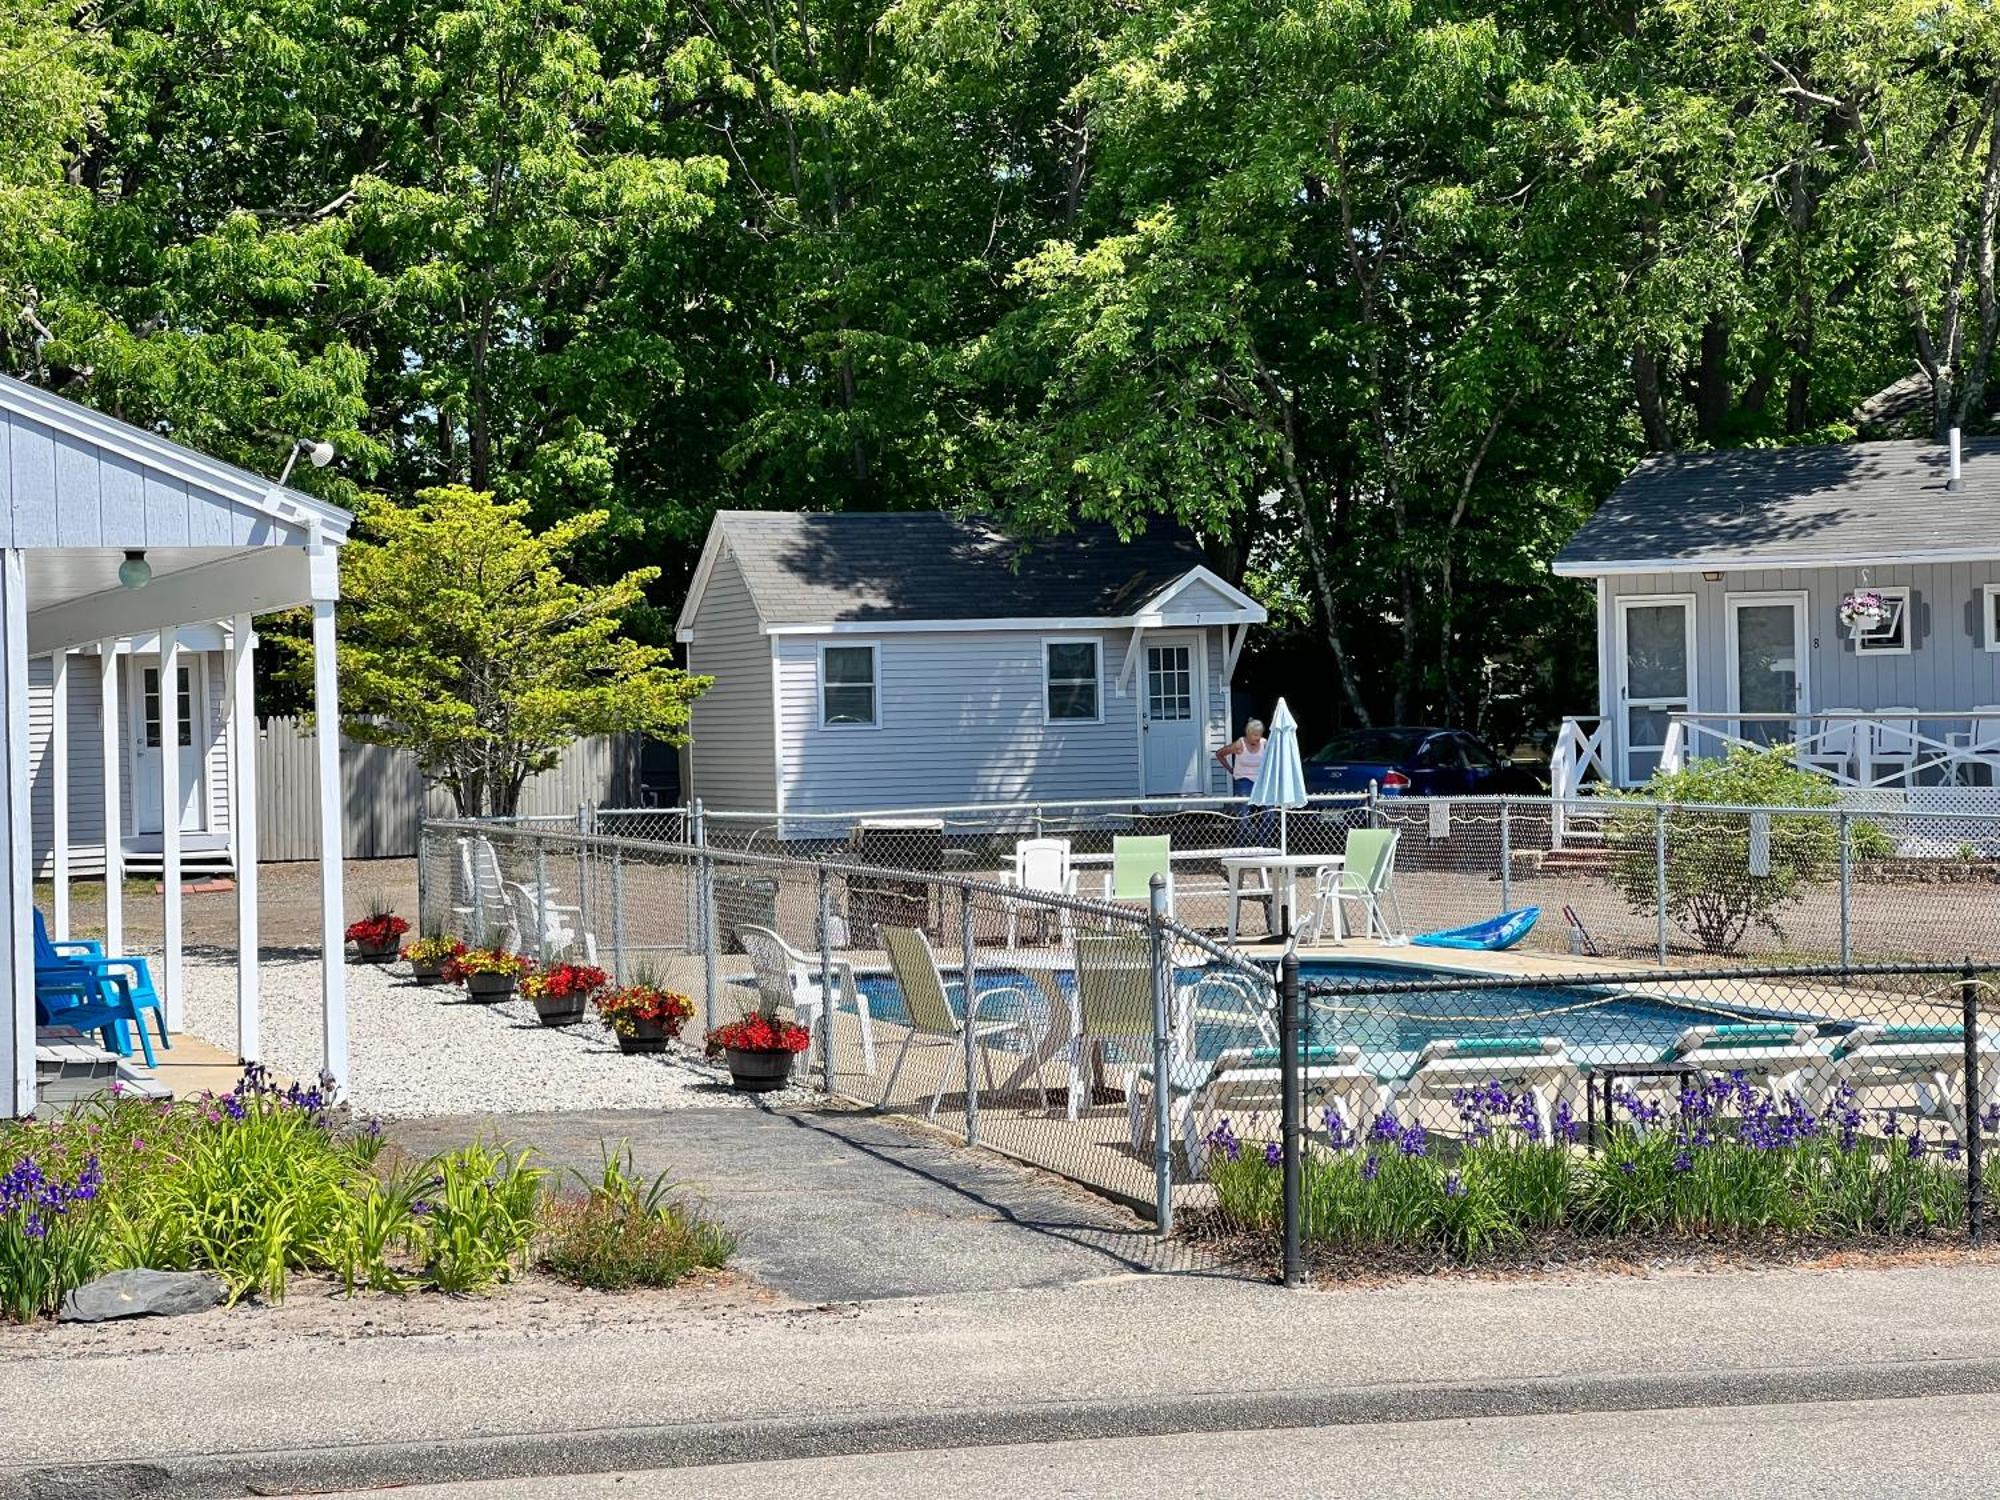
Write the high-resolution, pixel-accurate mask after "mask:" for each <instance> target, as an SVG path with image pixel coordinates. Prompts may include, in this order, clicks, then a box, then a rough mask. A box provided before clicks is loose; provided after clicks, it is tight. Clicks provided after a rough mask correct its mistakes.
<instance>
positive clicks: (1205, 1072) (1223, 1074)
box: [1126, 1043, 1385, 1178]
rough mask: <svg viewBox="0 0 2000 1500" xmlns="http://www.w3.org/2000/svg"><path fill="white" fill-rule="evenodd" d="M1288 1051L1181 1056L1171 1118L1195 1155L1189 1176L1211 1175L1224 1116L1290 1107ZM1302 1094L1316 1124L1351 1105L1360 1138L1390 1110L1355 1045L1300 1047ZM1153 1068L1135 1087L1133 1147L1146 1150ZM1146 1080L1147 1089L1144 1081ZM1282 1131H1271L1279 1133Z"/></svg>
mask: <svg viewBox="0 0 2000 1500" xmlns="http://www.w3.org/2000/svg"><path fill="white" fill-rule="evenodd" d="M1281 1056H1282V1054H1281V1053H1280V1052H1279V1050H1278V1049H1277V1048H1276V1047H1232V1048H1230V1049H1229V1050H1227V1051H1225V1052H1223V1053H1221V1054H1220V1055H1219V1056H1217V1057H1216V1058H1215V1060H1214V1061H1212V1062H1201V1063H1196V1062H1189V1061H1179V1062H1176V1063H1174V1064H1172V1065H1171V1066H1170V1067H1169V1069H1168V1083H1167V1087H1168V1091H1169V1096H1170V1097H1169V1102H1168V1106H1167V1108H1168V1121H1169V1125H1170V1128H1171V1129H1172V1130H1173V1132H1174V1133H1175V1134H1177V1135H1178V1136H1179V1137H1180V1140H1181V1149H1182V1150H1183V1151H1184V1152H1185V1153H1186V1155H1187V1164H1188V1173H1189V1175H1190V1176H1193V1177H1196V1178H1200V1177H1203V1176H1206V1175H1207V1173H1208V1153H1209V1143H1208V1137H1209V1134H1210V1132H1211V1131H1213V1130H1214V1128H1215V1123H1216V1122H1217V1121H1218V1120H1221V1119H1224V1118H1228V1119H1231V1120H1240V1119H1243V1118H1246V1117H1248V1118H1252V1119H1255V1118H1257V1117H1260V1116H1272V1117H1277V1116H1280V1115H1282V1113H1283V1111H1284V1093H1283V1088H1284V1075H1283V1073H1282V1072H1281V1071H1280V1069H1279V1066H1278V1064H1279V1059H1280V1057H1281ZM1300 1063H1301V1068H1300V1074H1299V1078H1300V1091H1301V1095H1302V1098H1303V1101H1304V1110H1305V1122H1306V1124H1307V1126H1308V1128H1314V1127H1315V1126H1316V1121H1317V1118H1318V1115H1319V1113H1320V1111H1322V1110H1324V1109H1325V1108H1326V1107H1327V1106H1329V1105H1336V1106H1345V1108H1344V1110H1343V1113H1342V1118H1343V1120H1344V1121H1345V1122H1346V1123H1347V1125H1348V1126H1349V1127H1350V1128H1351V1129H1352V1131H1353V1132H1354V1134H1355V1135H1356V1136H1357V1137H1358V1136H1360V1135H1361V1134H1363V1133H1365V1132H1366V1131H1367V1129H1368V1127H1369V1126H1370V1125H1371V1124H1373V1123H1374V1120H1375V1117H1376V1116H1377V1115H1378V1114H1380V1113H1381V1112H1382V1109H1383V1107H1384V1106H1383V1100H1384V1097H1385V1093H1384V1089H1383V1087H1382V1083H1381V1081H1380V1080H1379V1079H1377V1078H1376V1076H1375V1074H1374V1073H1373V1072H1372V1071H1371V1070H1369V1069H1368V1068H1365V1067H1363V1066H1362V1065H1361V1049H1360V1048H1359V1047H1357V1046H1354V1045H1353V1044H1351V1043H1349V1044H1345V1045H1342V1046H1327V1047H1306V1048H1303V1049H1301V1052H1300ZM1152 1082H1153V1070H1152V1069H1151V1068H1150V1067H1144V1068H1140V1069H1138V1070H1137V1071H1136V1072H1135V1073H1134V1075H1133V1080H1132V1087H1131V1088H1130V1089H1129V1090H1128V1091H1127V1094H1126V1098H1127V1100H1128V1109H1129V1112H1130V1117H1131V1118H1130V1125H1131V1132H1132V1149H1133V1150H1135V1151H1138V1152H1141V1153H1143V1152H1146V1151H1149V1150H1151V1149H1152V1145H1153V1114H1154V1106H1153V1103H1152V1097H1151V1095H1152ZM1142 1084H1143V1085H1144V1086H1145V1087H1144V1089H1143V1090H1142V1089H1141V1087H1140V1085H1142ZM1276 1134H1277V1132H1276V1129H1275V1128H1273V1129H1272V1131H1271V1135H1272V1136H1273V1137H1275V1136H1276Z"/></svg>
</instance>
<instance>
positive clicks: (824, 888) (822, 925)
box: [819, 865, 834, 1094]
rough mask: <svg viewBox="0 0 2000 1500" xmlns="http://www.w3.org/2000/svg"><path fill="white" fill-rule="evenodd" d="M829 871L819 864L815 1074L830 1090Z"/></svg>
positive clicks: (831, 979)
mask: <svg viewBox="0 0 2000 1500" xmlns="http://www.w3.org/2000/svg"><path fill="white" fill-rule="evenodd" d="M833 1000H834V993H833V872H832V871H831V870H829V869H827V867H826V866H825V865H821V866H820V867H819V1076H820V1082H821V1084H822V1085H824V1086H825V1089H826V1092H827V1093H829V1094H830V1093H832V1092H833Z"/></svg>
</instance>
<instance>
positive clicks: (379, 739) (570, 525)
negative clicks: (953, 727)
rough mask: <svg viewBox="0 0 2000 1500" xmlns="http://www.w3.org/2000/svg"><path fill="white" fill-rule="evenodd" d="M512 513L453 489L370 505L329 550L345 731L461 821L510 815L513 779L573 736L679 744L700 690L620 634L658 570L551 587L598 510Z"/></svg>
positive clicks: (515, 797)
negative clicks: (402, 768)
mask: <svg viewBox="0 0 2000 1500" xmlns="http://www.w3.org/2000/svg"><path fill="white" fill-rule="evenodd" d="M527 511H528V506H527V504H526V502H524V501H515V502H512V503H504V502H500V501H496V500H495V499H494V498H493V496H492V495H491V494H490V493H487V492H484V491H477V490H471V489H467V488H465V487H463V486H460V485H452V486H448V487H445V488H442V489H432V490H425V491H423V492H422V493H421V494H420V495H418V497H417V503H416V504H415V505H414V506H410V507H403V506H397V505H392V504H388V503H386V502H382V501H375V502H372V503H369V504H368V505H366V506H365V508H364V511H363V517H362V533H361V534H360V535H359V536H357V538H356V539H355V540H353V541H351V542H349V543H348V545H347V546H346V547H345V548H344V549H343V550H342V554H341V570H340V571H341V591H342V594H343V602H342V606H341V630H342V634H343V638H342V643H341V671H340V685H341V696H342V705H343V708H344V709H345V711H346V712H347V714H348V715H349V717H348V719H347V723H346V726H345V727H346V730H347V733H348V734H350V735H352V736H353V737H354V738H355V739H358V740H366V741H369V742H371V743H373V744H378V745H394V746H398V747H401V748H403V749H408V750H411V751H414V752H415V754H416V757H417V764H418V765H419V767H421V768H422V771H423V774H424V776H425V778H426V779H427V780H430V781H434V782H440V783H442V784H443V785H445V786H447V787H449V788H450V789H451V794H452V799H453V801H454V802H455V803H456V804H457V806H458V810H459V812H460V814H461V815H463V816H466V817H486V816H503V817H504V816H507V815H509V814H511V813H513V811H514V810H515V807H516V806H517V805H518V803H519V801H520V796H521V787H522V785H523V784H524V783H525V782H526V781H527V779H528V777H529V776H531V775H533V774H534V773H536V772H537V771H545V770H547V769H549V768H550V767H551V766H553V765H554V764H555V763H556V760H557V758H558V757H559V756H560V755H561V753H562V751H563V748H564V747H565V746H567V745H569V744H571V743H572V742H573V741H575V740H577V739H580V738H582V737H584V736H585V735H593V734H616V733H620V732H627V731H631V732H637V733H641V734H648V735H652V736H653V737H655V738H658V739H665V740H671V741H675V742H678V741H679V740H680V738H681V737H682V735H683V733H684V731H685V729H686V727H687V720H688V706H689V704H690V703H691V702H692V701H693V699H694V698H695V697H696V696H697V695H698V694H699V693H700V692H701V690H702V689H703V688H705V687H706V686H707V685H708V679H707V678H702V677H693V676H690V675H689V674H687V673H686V672H683V671H680V670H678V669H677V668H675V667H674V666H673V665H672V654H671V652H669V651H668V650H666V649H665V648H663V647H658V646H650V645H645V644H643V643H641V642H638V641H634V640H632V639H630V638H629V637H627V636H625V635H623V634H622V633H621V631H620V623H621V617H622V616H623V615H624V614H625V612H626V611H628V610H630V609H631V608H632V607H633V606H634V605H635V604H637V603H638V602H639V600H640V599H641V597H642V595H643V590H644V589H645V586H646V585H647V584H648V583H650V582H651V581H652V579H653V577H654V576H655V574H656V571H657V570H655V569H650V568H642V569H639V570H636V571H634V572H631V573H627V574H625V575H624V576H623V577H622V578H619V579H617V580H616V581H614V582H612V583H609V584H605V585H599V586H593V585H587V584H580V583H575V582H572V581H570V580H569V579H567V578H565V577H564V575H563V571H562V565H563V563H564V562H565V561H566V560H567V559H568V558H570V556H571V555H572V554H573V553H574V551H575V549H576V548H577V546H578V545H579V544H580V543H582V542H584V541H585V540H587V539H588V538H589V537H590V536H591V535H592V534H594V533H595V532H596V531H598V530H599V528H601V527H602V526H604V525H605V523H606V520H607V517H606V515H605V514H604V512H602V511H588V512H585V513H584V514H582V515H577V516H572V517H570V518H569V519H567V520H565V521H560V522H558V523H557V524H556V525H554V526H552V527H550V528H549V529H548V530H547V531H545V532H542V533H540V534H537V533H535V532H533V531H531V530H530V529H529V528H528V526H527V524H526V522H525V520H524V517H525V516H526V514H527Z"/></svg>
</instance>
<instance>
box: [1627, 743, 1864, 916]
mask: <svg viewBox="0 0 2000 1500" xmlns="http://www.w3.org/2000/svg"><path fill="white" fill-rule="evenodd" d="M1791 756H1792V749H1791V746H1789V745H1776V746H1773V747H1771V748H1770V749H1768V750H1749V749H1745V748H1743V747H1742V746H1736V745H1732V746H1731V747H1730V748H1729V752H1728V755H1727V756H1726V757H1725V758H1724V759H1722V760H1694V761H1689V762H1688V763H1687V764H1686V765H1685V766H1683V767H1682V768H1681V769H1679V770H1677V771H1655V772H1654V773H1653V776H1652V778H1651V779H1650V780H1649V781H1647V783H1646V784H1645V785H1644V786H1643V787H1640V788H1638V789H1637V790H1635V791H1633V792H1631V793H1630V794H1629V795H1630V796H1631V797H1633V798H1635V799H1641V800H1644V801H1647V802H1662V803H1709V804H1718V803H1720V804H1730V805H1736V806H1750V807H1833V806H1836V805H1837V804H1838V803H1839V801H1840V797H1839V794H1838V793H1837V792H1835V791H1834V789H1833V787H1832V786H1831V785H1829V784H1828V783H1827V781H1826V780H1825V778H1823V777H1820V776H1815V775H1813V774H1812V773H1811V772H1810V771H1801V770H1799V769H1798V768H1797V767H1796V766H1795V765H1793V764H1792V760H1791ZM1750 822H1751V815H1750V814H1748V813H1717V812H1703V811H1694V810H1689V811H1680V810H1678V809H1674V808H1669V810H1668V811H1667V813H1666V815H1665V824H1666V856H1667V858H1666V905H1667V915H1668V917H1669V918H1671V919H1672V921H1673V922H1674V924H1675V925H1676V926H1677V927H1679V928H1680V929H1681V930H1682V931H1683V932H1686V933H1687V934H1689V935H1690V936H1691V937H1693V938H1694V940H1695V941H1696V942H1697V943H1699V944H1700V945H1701V946H1702V949H1703V950H1704V951H1705V952H1708V953H1733V952H1735V951H1736V949H1737V946H1738V945H1739V944H1740V943H1741V942H1742V940H1743V936H1744V934H1745V933H1746V932H1747V931H1748V930H1749V929H1750V927H1751V926H1753V925H1755V926H1759V927H1763V928H1765V929H1767V930H1769V931H1770V932H1772V933H1774V934H1777V935H1779V936H1782V935H1783V933H1782V929H1781V928H1780V927H1779V926H1778V922H1777V917H1776V915H1775V914H1776V913H1777V912H1779V911H1781V910H1782V909H1784V908H1785V907H1787V906H1792V905H1796V904H1797V903H1798V902H1799V901H1801V900H1803V899H1804V895H1805V892H1806V890H1807V889H1809V888H1810V887H1811V886H1813V885H1817V884H1824V883H1826V882H1827V881H1830V880H1832V879H1834V878H1835V877H1836V875H1837V874H1838V871H1839V864H1840V830H1839V823H1838V821H1837V820H1836V819H1834V818H1831V817H1827V816H1824V815H1820V814H1807V815H1804V816H1799V817H1786V816H1784V815H1783V814H1782V813H1774V814H1772V815H1771V817H1770V866H1769V869H1770V873H1769V874H1766V875H1753V874H1751V873H1750ZM1853 828H1854V834H1855V839H1856V845H1857V848H1858V847H1859V846H1860V844H1861V843H1862V842H1863V841H1865V839H1866V837H1867V834H1872V835H1874V836H1875V837H1876V838H1877V839H1878V840H1879V841H1881V842H1887V841H1886V839H1882V838H1881V831H1880V830H1879V829H1876V828H1875V827H1874V826H1873V825H1872V824H1864V823H1860V822H1857V823H1855V824H1854V825H1853ZM1864 828H1865V829H1866V830H1867V834H1864V833H1863V831H1862V830H1863V829H1864ZM1656 836H1657V830H1656V821H1655V814H1654V812H1653V810H1652V809H1651V808H1643V809H1642V808H1636V807H1635V808H1630V809H1628V810H1625V811H1621V812H1616V813H1614V814H1613V815H1612V816H1611V817H1610V819H1609V820H1608V821H1607V822H1606V824H1605V843H1606V845H1607V847H1608V848H1609V849H1610V852H1611V881H1612V884H1613V885H1615V886H1616V887H1617V888H1618V891H1619V893H1620V894H1621V895H1622V896H1624V898H1625V900H1626V902H1627V903H1628V904H1629V905H1630V906H1631V908H1632V910H1633V911H1635V912H1642V913H1643V912H1650V911H1652V910H1654V908H1655V905H1656V903H1657V902H1658V900H1659V889H1658V880H1659V868H1658V866H1659V853H1658V850H1657V848H1656V846H1655V839H1656Z"/></svg>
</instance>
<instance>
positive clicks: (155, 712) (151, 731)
mask: <svg viewBox="0 0 2000 1500" xmlns="http://www.w3.org/2000/svg"><path fill="white" fill-rule="evenodd" d="M179 677H180V689H181V690H180V692H179V693H177V694H176V695H175V698H176V701H177V705H178V706H177V707H176V708H175V710H174V712H175V713H177V714H178V715H179V716H180V720H179V722H178V723H176V724H175V725H174V741H175V743H176V744H180V745H188V746H191V745H193V744H194V683H193V675H192V674H191V673H190V672H189V671H188V669H187V668H186V667H182V668H180V671H179ZM142 696H143V697H144V698H145V700H146V701H145V706H144V718H145V725H146V748H147V749H148V750H157V749H159V748H160V669H159V668H158V667H148V668H146V670H145V673H144V683H143V692H142Z"/></svg>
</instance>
